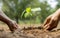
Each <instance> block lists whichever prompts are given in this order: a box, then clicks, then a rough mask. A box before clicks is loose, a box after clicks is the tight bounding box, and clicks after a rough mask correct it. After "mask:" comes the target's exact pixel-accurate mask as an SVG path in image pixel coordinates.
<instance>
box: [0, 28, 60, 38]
mask: <svg viewBox="0 0 60 38" xmlns="http://www.w3.org/2000/svg"><path fill="white" fill-rule="evenodd" d="M0 38H60V29H58V30H53V31H47V30H43V29H41V28H39V27H27V28H25V27H24V28H22V29H20V28H18V29H17V30H16V31H15V32H14V33H13V32H10V31H9V30H7V31H5V30H4V29H0Z"/></svg>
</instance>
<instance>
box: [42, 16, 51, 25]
mask: <svg viewBox="0 0 60 38" xmlns="http://www.w3.org/2000/svg"><path fill="white" fill-rule="evenodd" d="M50 20H51V17H48V18H47V19H46V20H45V21H44V24H43V26H45V25H46V24H48V23H49V22H50Z"/></svg>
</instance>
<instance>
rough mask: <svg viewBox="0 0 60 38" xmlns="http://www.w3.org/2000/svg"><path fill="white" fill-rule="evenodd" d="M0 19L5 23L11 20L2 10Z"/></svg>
mask: <svg viewBox="0 0 60 38" xmlns="http://www.w3.org/2000/svg"><path fill="white" fill-rule="evenodd" d="M0 20H1V21H3V22H5V23H9V21H11V19H10V18H8V17H7V16H6V15H5V14H4V13H3V11H0Z"/></svg>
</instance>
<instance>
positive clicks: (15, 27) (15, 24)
mask: <svg viewBox="0 0 60 38" xmlns="http://www.w3.org/2000/svg"><path fill="white" fill-rule="evenodd" d="M8 27H9V29H10V30H11V31H15V30H16V29H17V28H18V24H17V23H16V22H15V21H11V22H9V24H8Z"/></svg>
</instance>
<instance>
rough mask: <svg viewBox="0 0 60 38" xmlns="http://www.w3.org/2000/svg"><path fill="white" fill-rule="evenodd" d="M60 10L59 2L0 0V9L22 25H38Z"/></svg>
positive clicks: (55, 0) (52, 0)
mask: <svg viewBox="0 0 60 38" xmlns="http://www.w3.org/2000/svg"><path fill="white" fill-rule="evenodd" d="M58 8H60V0H0V9H2V10H3V11H4V13H5V14H6V15H7V16H8V17H9V18H11V19H12V20H15V21H16V22H17V23H19V24H22V23H25V24H40V23H43V22H44V20H45V19H46V17H47V16H49V15H50V14H52V13H54V12H55V11H56V10H57V9H58Z"/></svg>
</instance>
